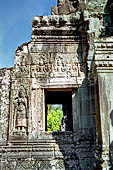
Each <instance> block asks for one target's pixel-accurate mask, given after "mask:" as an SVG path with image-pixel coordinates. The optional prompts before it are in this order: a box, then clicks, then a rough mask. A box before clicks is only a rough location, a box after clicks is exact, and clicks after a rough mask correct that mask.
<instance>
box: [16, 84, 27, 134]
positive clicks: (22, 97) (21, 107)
mask: <svg viewBox="0 0 113 170" xmlns="http://www.w3.org/2000/svg"><path fill="white" fill-rule="evenodd" d="M27 117H28V101H27V95H26V91H25V89H24V87H23V86H21V87H20V89H19V91H18V97H17V98H16V99H15V101H14V116H13V125H14V128H15V131H17V132H27Z"/></svg>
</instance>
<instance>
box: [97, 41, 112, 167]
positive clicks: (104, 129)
mask: <svg viewBox="0 0 113 170" xmlns="http://www.w3.org/2000/svg"><path fill="white" fill-rule="evenodd" d="M104 41H105V40H104ZM106 44H107V42H106ZM106 44H105V42H99V43H98V44H96V55H95V77H96V79H95V80H96V84H97V86H96V88H98V90H96V92H97V91H98V94H96V96H97V95H98V97H97V98H96V99H97V100H98V101H96V104H97V105H98V106H99V107H98V106H96V117H97V119H96V120H97V122H96V123H97V127H100V128H101V129H100V130H99V128H97V134H98V135H99V136H100V135H101V138H102V139H101V141H102V143H101V145H102V153H101V159H102V165H101V166H102V169H104V170H108V169H110V168H111V167H112V163H113V162H112V161H111V158H112V157H113V155H111V150H112V149H113V59H112V56H111V54H112V52H111V49H110V48H109V49H110V52H109V49H108V48H107V47H108V46H110V42H109V44H107V46H106ZM100 51H101V52H100ZM110 53H111V54H110ZM98 114H99V115H98ZM99 116H100V121H99V119H98V118H99ZM99 124H100V125H99ZM100 132H101V134H100ZM98 139H99V137H98ZM98 143H99V142H98Z"/></svg>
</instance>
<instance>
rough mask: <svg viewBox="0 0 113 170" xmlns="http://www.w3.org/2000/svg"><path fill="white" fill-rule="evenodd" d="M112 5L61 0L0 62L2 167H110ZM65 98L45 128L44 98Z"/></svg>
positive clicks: (112, 148) (112, 152) (79, 169)
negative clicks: (52, 125) (57, 120)
mask: <svg viewBox="0 0 113 170" xmlns="http://www.w3.org/2000/svg"><path fill="white" fill-rule="evenodd" d="M112 6H113V4H112V2H111V1H109V0H108V1H107V0H100V1H98V0H95V1H94V0H85V1H84V0H58V6H57V7H52V12H51V13H52V15H51V16H35V17H34V19H33V21H32V37H31V41H30V42H27V43H24V44H22V45H21V46H19V47H18V48H17V50H16V52H15V65H14V67H13V68H3V69H0V161H1V163H0V169H1V170H9V169H10V170H26V169H28V170H38V169H39V170H95V169H96V170H101V169H103V170H110V169H112V168H113V37H112V35H113V17H112V15H113V14H112V10H113V7H112ZM48 104H56V105H58V104H60V105H62V109H63V114H64V118H63V119H62V124H61V129H60V131H53V132H48V131H47V105H48Z"/></svg>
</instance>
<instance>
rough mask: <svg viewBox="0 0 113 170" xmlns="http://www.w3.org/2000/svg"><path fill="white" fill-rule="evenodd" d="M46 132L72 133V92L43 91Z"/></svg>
mask: <svg viewBox="0 0 113 170" xmlns="http://www.w3.org/2000/svg"><path fill="white" fill-rule="evenodd" d="M45 113H46V114H45V120H46V124H45V125H46V131H72V130H73V119H72V91H71V90H70V91H48V90H46V91H45Z"/></svg>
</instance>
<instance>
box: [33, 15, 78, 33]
mask: <svg viewBox="0 0 113 170" xmlns="http://www.w3.org/2000/svg"><path fill="white" fill-rule="evenodd" d="M79 20H80V12H76V13H75V14H73V15H51V16H35V17H34V19H33V21H32V27H33V31H34V30H36V29H39V28H45V29H48V27H49V29H50V28H51V27H56V28H59V27H63V26H70V25H71V26H75V25H76V23H77V22H78V21H79Z"/></svg>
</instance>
